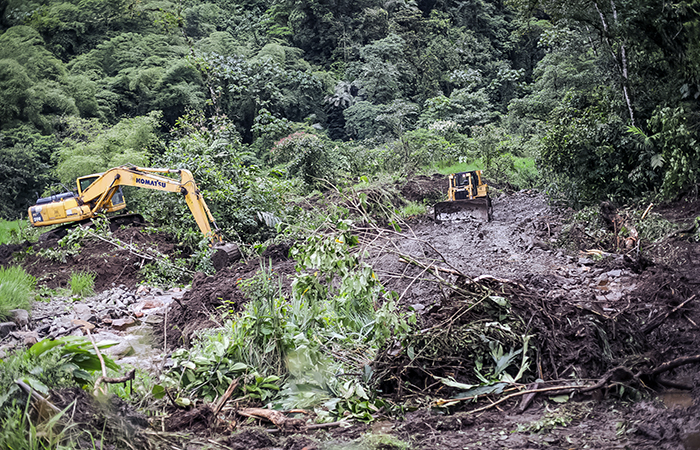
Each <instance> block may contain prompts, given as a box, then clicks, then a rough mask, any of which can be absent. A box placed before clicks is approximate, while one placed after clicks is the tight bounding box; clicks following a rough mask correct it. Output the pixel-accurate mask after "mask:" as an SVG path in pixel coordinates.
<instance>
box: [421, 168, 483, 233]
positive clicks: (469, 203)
mask: <svg viewBox="0 0 700 450" xmlns="http://www.w3.org/2000/svg"><path fill="white" fill-rule="evenodd" d="M448 184H449V185H448V188H447V201H444V202H440V203H437V204H435V206H434V207H433V210H434V212H435V221H436V222H437V223H442V222H450V221H459V220H470V219H477V220H481V221H484V222H489V221H490V220H491V219H492V218H493V207H492V205H491V197H489V186H488V185H487V184H486V183H484V182H483V181H482V179H481V170H472V171H470V172H459V173H453V174H450V175H449V176H448Z"/></svg>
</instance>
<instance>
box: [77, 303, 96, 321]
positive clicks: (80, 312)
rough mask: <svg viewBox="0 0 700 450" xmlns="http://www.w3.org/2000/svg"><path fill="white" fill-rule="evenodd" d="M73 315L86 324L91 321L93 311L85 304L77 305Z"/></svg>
mask: <svg viewBox="0 0 700 450" xmlns="http://www.w3.org/2000/svg"><path fill="white" fill-rule="evenodd" d="M73 315H74V316H75V318H76V319H80V320H84V321H86V322H87V321H90V319H91V317H92V316H93V314H92V309H90V307H89V306H88V305H85V304H83V303H76V304H75V305H73Z"/></svg>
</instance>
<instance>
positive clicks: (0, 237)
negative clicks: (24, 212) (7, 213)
mask: <svg viewBox="0 0 700 450" xmlns="http://www.w3.org/2000/svg"><path fill="white" fill-rule="evenodd" d="M22 222H23V221H21V220H13V221H7V220H3V219H0V244H10V243H14V242H15V241H17V240H18V236H20V234H21V231H22V229H21V223H22Z"/></svg>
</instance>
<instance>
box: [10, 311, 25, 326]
mask: <svg viewBox="0 0 700 450" xmlns="http://www.w3.org/2000/svg"><path fill="white" fill-rule="evenodd" d="M8 313H9V315H10V317H11V318H12V321H13V322H14V323H16V324H17V326H18V327H20V328H22V327H26V326H27V325H28V324H29V311H25V310H24V309H11V310H9V311H8Z"/></svg>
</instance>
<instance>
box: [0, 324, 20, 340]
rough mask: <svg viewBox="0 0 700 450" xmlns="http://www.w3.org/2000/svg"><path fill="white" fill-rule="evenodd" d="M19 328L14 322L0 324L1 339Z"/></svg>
mask: <svg viewBox="0 0 700 450" xmlns="http://www.w3.org/2000/svg"><path fill="white" fill-rule="evenodd" d="M15 328H17V324H16V323H14V322H1V323H0V338H4V337H6V336H7V335H8V334H10V333H11V332H12V331H14V330H15Z"/></svg>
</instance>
